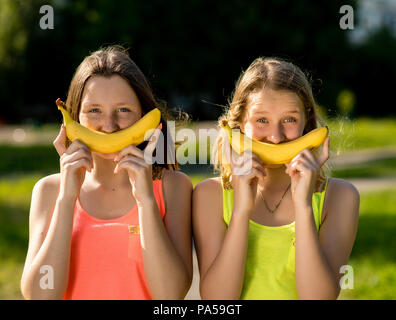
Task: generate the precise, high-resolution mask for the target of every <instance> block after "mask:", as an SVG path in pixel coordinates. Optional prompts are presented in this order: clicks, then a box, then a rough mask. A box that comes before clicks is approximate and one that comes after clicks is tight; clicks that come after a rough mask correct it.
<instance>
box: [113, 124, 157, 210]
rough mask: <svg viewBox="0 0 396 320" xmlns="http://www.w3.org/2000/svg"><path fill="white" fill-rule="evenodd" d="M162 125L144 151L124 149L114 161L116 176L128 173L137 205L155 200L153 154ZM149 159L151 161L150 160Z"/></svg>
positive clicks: (130, 148)
mask: <svg viewBox="0 0 396 320" xmlns="http://www.w3.org/2000/svg"><path fill="white" fill-rule="evenodd" d="M161 129H162V124H161V123H160V124H159V126H158V127H157V129H155V131H154V133H153V135H152V136H151V138H150V141H149V143H148V144H147V146H146V148H145V149H144V151H142V150H140V149H139V148H137V147H136V146H134V145H130V146H128V147H125V148H124V149H122V150H121V151H120V152H119V153H118V154H117V156H115V157H114V161H115V162H116V163H117V165H116V167H115V169H114V174H117V173H119V172H120V171H121V170H123V169H125V170H127V172H128V176H129V181H130V182H131V185H132V194H133V196H134V198H135V200H136V204H137V205H142V204H143V203H145V202H146V201H152V200H153V199H154V193H153V180H152V162H151V160H152V158H151V157H152V154H153V152H154V150H155V147H156V145H157V143H158V140H159V136H160V134H161ZM147 157H149V158H150V159H148V158H147Z"/></svg>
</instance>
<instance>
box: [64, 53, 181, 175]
mask: <svg viewBox="0 0 396 320" xmlns="http://www.w3.org/2000/svg"><path fill="white" fill-rule="evenodd" d="M95 75H99V76H104V77H110V76H112V75H119V76H121V77H122V78H124V79H125V80H126V81H127V82H128V83H129V84H130V86H131V87H132V89H133V90H134V91H135V93H136V95H137V97H138V99H139V102H140V104H141V106H142V111H143V115H144V114H146V113H148V112H149V111H151V110H153V109H154V108H158V109H159V110H160V111H161V122H162V133H163V137H164V144H165V146H170V145H171V144H172V143H173V142H172V141H167V139H168V136H170V135H168V134H167V131H168V127H167V124H166V120H169V119H170V117H171V116H170V113H169V112H168V110H167V108H166V106H165V103H164V102H163V101H159V100H157V99H156V98H155V96H154V94H153V91H152V89H151V87H150V85H149V83H148V81H147V79H146V77H145V76H144V74H143V72H142V71H141V70H140V69H139V67H138V66H137V65H136V64H135V62H133V61H132V59H131V58H130V56H129V54H128V51H127V49H125V48H123V47H122V46H119V45H113V46H108V47H105V48H101V49H99V50H97V51H95V52H93V53H92V54H90V55H89V56H87V57H86V58H85V59H84V60H83V61H82V62H81V64H80V65H79V66H78V68H77V70H76V72H75V73H74V76H73V79H72V81H71V83H70V87H69V91H68V95H67V100H66V106H67V109H68V111H69V112H70V114H71V116H72V118H73V119H74V120H75V121H79V119H78V118H79V117H78V116H79V114H80V109H81V99H82V94H83V91H84V87H85V85H86V83H87V81H88V80H89V79H90V78H91V77H92V76H95ZM68 144H70V141H68ZM167 149H168V148H167V147H166V148H164V157H163V159H164V160H165V161H164V162H165V163H164V164H157V163H155V164H153V179H158V178H160V177H161V174H162V171H163V169H164V168H166V169H168V170H178V164H177V160H176V159H175V158H174V159H168V152H167ZM171 160H172V161H171Z"/></svg>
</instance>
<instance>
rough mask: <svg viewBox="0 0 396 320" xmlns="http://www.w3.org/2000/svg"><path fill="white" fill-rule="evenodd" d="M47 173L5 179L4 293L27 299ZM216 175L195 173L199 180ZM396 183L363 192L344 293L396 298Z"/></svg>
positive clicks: (0, 207)
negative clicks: (36, 195)
mask: <svg viewBox="0 0 396 320" xmlns="http://www.w3.org/2000/svg"><path fill="white" fill-rule="evenodd" d="M42 176H43V175H42V173H32V174H25V175H12V176H10V175H9V176H2V178H1V181H0V212H1V214H0V261H1V263H0V299H22V295H21V294H20V291H19V281H20V277H21V274H22V270H23V264H24V260H25V255H26V250H27V244H28V215H29V213H28V212H29V206H30V197H31V191H32V189H33V186H34V184H35V183H36V182H37V181H38V180H39V179H40V178H41V177H42ZM209 176H211V175H210V174H208V173H207V172H206V173H199V172H194V173H190V177H191V179H192V181H193V184H194V185H196V184H197V183H198V182H199V181H201V180H203V179H205V178H207V177H209ZM395 230H396V189H389V190H384V191H377V192H372V193H365V194H362V195H361V206H360V218H359V228H358V233H357V238H356V242H355V246H354V248H353V251H352V254H351V258H350V261H349V265H351V266H352V267H353V271H354V289H353V290H343V291H342V292H341V296H340V299H396V290H394V288H396V251H395V250H394V248H396V237H395V236H394V235H395Z"/></svg>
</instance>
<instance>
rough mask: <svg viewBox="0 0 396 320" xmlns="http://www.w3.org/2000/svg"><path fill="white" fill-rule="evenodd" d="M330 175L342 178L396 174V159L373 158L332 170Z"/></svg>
mask: <svg viewBox="0 0 396 320" xmlns="http://www.w3.org/2000/svg"><path fill="white" fill-rule="evenodd" d="M332 176H333V177H335V178H344V179H350V178H362V177H365V178H373V177H389V176H396V159H383V160H375V161H370V162H368V163H364V164H359V165H355V166H354V167H351V168H345V169H338V170H334V171H333V172H332Z"/></svg>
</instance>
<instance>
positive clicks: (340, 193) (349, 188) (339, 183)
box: [327, 178, 360, 201]
mask: <svg viewBox="0 0 396 320" xmlns="http://www.w3.org/2000/svg"><path fill="white" fill-rule="evenodd" d="M327 190H328V191H327V192H328V193H329V197H331V198H334V199H339V200H347V201H359V198H360V196H359V191H358V190H357V188H356V187H355V186H354V185H353V184H352V183H350V182H349V181H346V180H343V179H338V178H330V179H329V184H328V187H327Z"/></svg>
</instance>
